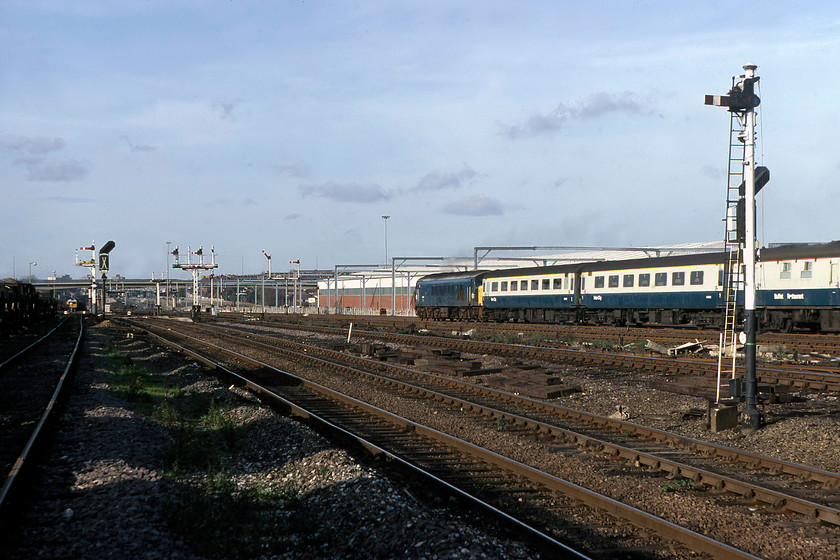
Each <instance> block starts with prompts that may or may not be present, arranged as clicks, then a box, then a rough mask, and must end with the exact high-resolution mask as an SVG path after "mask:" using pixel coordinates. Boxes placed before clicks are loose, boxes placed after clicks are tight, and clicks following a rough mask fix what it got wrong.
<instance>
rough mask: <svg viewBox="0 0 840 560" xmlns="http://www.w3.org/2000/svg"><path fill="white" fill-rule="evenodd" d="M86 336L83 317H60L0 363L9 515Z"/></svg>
mask: <svg viewBox="0 0 840 560" xmlns="http://www.w3.org/2000/svg"><path fill="white" fill-rule="evenodd" d="M83 334H84V326H83V323H82V320H81V319H79V320H78V321H71V320H65V321H62V323H60V324H59V325H58V326H57V327H55V328H54V329H53V330H51V331H50V332H49V333H47V334H46V335H44V336H43V337H41V338H39V339H38V340H37V341H35V342H33V343H32V344H30V345H28V346H26V347H25V348H23V349H20V350H19V351H17V352H14V353H12V355H11V356H10V357H9V358H7V359H6V360H4V361H3V362H2V363H0V411H2V416H0V422H2V426H0V428H2V429H0V465H2V470H3V473H4V475H5V477H4V482H3V487H2V490H0V512H1V513H2V514H3V515H4V516H5V515H10V514H11V513H12V509H13V507H14V506H13V505H12V502H13V501H14V499H15V496H16V495H17V494H20V493H22V490H21V489H20V486H21V483H20V481H21V479H22V478H23V474H25V470H26V469H27V467H28V466H30V465H29V462H31V459H32V457H33V454H34V453H35V451H36V450H37V448H38V447H39V446H40V444H41V441H42V440H43V437H44V436H43V434H44V427H45V426H46V425H47V422H48V421H49V420H50V418H51V414H52V413H53V412H54V411H55V408H56V406H57V404H58V402H59V400H60V399H61V398H62V397H63V395H64V392H65V390H66V388H67V385H68V382H67V379H68V377H69V375H70V373H71V371H72V368H73V366H74V365H75V363H76V361H77V358H78V350H79V346H80V344H81V340H82V337H83Z"/></svg>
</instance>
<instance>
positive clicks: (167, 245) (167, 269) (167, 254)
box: [166, 241, 172, 302]
mask: <svg viewBox="0 0 840 560" xmlns="http://www.w3.org/2000/svg"><path fill="white" fill-rule="evenodd" d="M170 245H172V242H171V241H167V242H166V300H167V302H168V301H169V255H170V253H169V246H170Z"/></svg>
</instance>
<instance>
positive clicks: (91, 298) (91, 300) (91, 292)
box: [76, 243, 104, 315]
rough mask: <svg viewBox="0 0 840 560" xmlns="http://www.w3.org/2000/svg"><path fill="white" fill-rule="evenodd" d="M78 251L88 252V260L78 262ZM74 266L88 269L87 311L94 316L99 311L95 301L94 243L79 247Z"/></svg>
mask: <svg viewBox="0 0 840 560" xmlns="http://www.w3.org/2000/svg"><path fill="white" fill-rule="evenodd" d="M79 251H90V259H88V260H81V261H80V260H79ZM76 266H83V267H85V268H89V269H90V288H88V310H89V311H90V313H91V314H93V315H96V314H97V313H98V311H99V309H98V306H97V301H96V299H97V298H96V294H97V289H96V278H97V272H96V243H91V244H90V246H89V247H79V250H78V251H76ZM103 303H104V302H103Z"/></svg>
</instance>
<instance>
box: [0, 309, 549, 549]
mask: <svg viewBox="0 0 840 560" xmlns="http://www.w3.org/2000/svg"><path fill="white" fill-rule="evenodd" d="M106 343H111V344H114V345H116V346H117V347H118V348H119V349H121V350H122V351H123V352H126V353H128V354H129V355H131V356H132V357H133V359H134V360H135V361H136V362H138V363H142V364H143V366H144V367H145V368H146V370H148V371H149V372H152V373H158V374H160V375H162V376H163V377H164V379H165V380H166V382H167V383H168V384H170V385H172V386H176V387H180V388H181V391H182V393H184V394H190V395H203V396H204V397H213V398H215V399H218V400H227V401H230V402H233V403H234V406H233V408H232V409H230V410H229V411H228V412H227V416H228V419H229V420H230V421H232V423H233V425H234V426H236V428H237V429H238V430H241V433H243V434H245V438H246V443H245V444H244V445H242V446H241V447H240V448H239V449H238V451H237V452H235V453H232V454H230V455H228V456H226V457H225V458H224V466H223V469H222V471H221V473H220V472H209V473H208V472H196V473H192V474H190V475H189V476H187V477H186V478H184V477H181V478H177V479H173V478H172V477H171V476H167V472H168V467H167V463H166V456H167V446H168V445H169V442H170V441H171V434H170V433H169V432H168V431H167V430H166V429H165V428H163V427H162V426H161V424H159V423H158V422H156V421H154V420H153V419H151V418H148V417H146V416H143V415H142V414H140V413H138V412H136V411H135V410H134V409H133V407H131V406H128V405H127V404H126V402H124V401H123V400H122V399H121V398H120V397H118V396H117V395H116V394H115V393H114V392H113V391H111V390H110V389H109V382H110V381H111V379H112V376H111V374H110V373H109V367H110V365H109V362H108V360H106V358H105V357H104V355H103V352H102V348H103V346H104V345H105V344H106ZM220 476H221V477H223V478H224V479H225V480H224V481H223V482H224V483H225V484H227V485H229V486H230V487H231V488H232V491H233V495H238V493H241V492H245V491H247V490H252V491H253V490H254V489H256V490H257V491H259V492H261V493H265V494H269V495H271V496H272V497H273V498H272V500H271V501H268V502H260V503H261V506H260V507H261V515H262V516H263V517H262V519H261V521H260V523H263V525H261V526H263V527H268V528H269V529H270V530H269V531H267V532H266V534H273V533H272V530H273V531H274V532H282V534H283V538H282V539H281V540H280V542H279V543H278V539H276V538H275V539H274V540H273V541H272V542H271V543H270V545H271V546H269V545H268V544H266V545H265V547H266V548H270V551H266V552H260V553H256V554H254V553H247V552H245V551H244V549H241V548H238V549H237V548H234V549H230V548H228V549H218V550H214V551H204V552H198V551H197V550H196V548H200V547H195V546H191V545H190V543H189V542H188V539H187V538H185V537H184V535H183V534H181V533H179V532H178V531H176V530H175V528H174V527H175V526H177V524H176V523H175V522H174V521H173V520H174V519H178V518H179V516H183V515H185V512H184V510H183V509H180V508H179V507H180V505H182V504H183V502H181V501H179V500H178V499H177V497H179V496H181V495H183V494H190V493H194V490H195V488H196V487H198V486H199V485H201V484H203V483H205V484H206V483H207V481H208V480H210V481H211V482H212V481H213V480H217V479H219V478H220ZM33 478H34V488H35V491H34V492H35V495H34V496H33V498H32V499H31V500H29V501H28V502H27V504H26V506H25V507H23V508H22V509H21V511H20V513H19V514H17V515H16V519H15V522H14V523H11V524H7V525H6V526H4V527H3V529H2V531H0V533H2V534H0V537H2V539H3V542H4V546H3V548H2V550H0V558H4V559H5V558H9V559H12V558H14V559H18V558H20V559H22V558H27V559H28V558H50V559H64V558H67V559H70V558H74V559H75V558H96V559H115V560H116V559H120V560H122V559H125V558H132V559H159V558H171V559H183V560H203V559H210V558H234V557H235V558H266V559H268V558H271V559H289V560H291V559H295V560H297V559H336V560H338V559H356V558H382V559H385V558H413V559H418V560H419V559H429V560H433V559H462V558H463V559H496V558H498V559H503V558H504V559H508V558H510V559H514V560H516V559H530V558H539V557H540V556H539V554H538V553H537V552H535V551H534V550H532V549H530V548H528V546H527V545H526V544H524V543H521V542H517V541H514V540H509V539H505V538H504V537H503V536H500V535H501V533H502V532H501V531H500V530H498V529H497V528H494V527H492V526H487V525H486V524H485V526H483V527H479V526H477V525H476V522H480V520H477V519H474V518H469V517H468V516H467V517H465V516H463V514H461V515H459V514H457V512H454V510H452V509H451V508H447V507H445V506H446V504H439V503H435V502H434V501H432V500H427V499H418V498H417V497H415V496H413V495H412V494H411V493H410V492H409V491H408V490H405V489H404V488H402V487H401V485H399V484H395V483H394V482H392V481H391V480H390V479H389V478H388V477H386V476H384V475H382V474H380V473H379V472H378V471H377V470H376V469H375V468H373V467H372V466H371V465H369V464H367V462H366V461H362V462H360V461H358V460H356V459H354V458H353V457H352V456H350V455H348V453H346V452H345V451H343V450H341V449H338V448H336V447H335V446H334V445H332V444H331V443H330V442H329V441H327V440H325V439H323V438H322V437H320V436H318V435H317V434H315V433H314V432H313V431H312V430H310V429H309V428H308V427H306V426H305V425H303V424H301V423H299V422H297V421H295V420H292V419H289V418H287V417H283V416H281V415H278V414H276V413H275V412H273V411H272V410H270V409H268V408H266V407H264V406H262V405H261V404H260V403H259V402H258V401H257V400H256V399H254V398H253V397H252V396H251V395H250V394H249V393H247V392H244V391H241V390H239V389H235V388H232V387H231V388H228V387H223V386H220V385H219V384H218V383H217V382H216V381H215V380H214V379H212V378H208V377H207V376H206V375H205V374H204V373H203V372H202V371H201V369H200V368H199V367H198V366H196V365H194V364H189V363H184V362H183V360H180V359H179V358H177V357H172V356H170V355H169V354H167V353H164V352H160V351H159V350H156V349H154V348H152V347H150V346H149V345H148V344H147V343H145V342H142V341H140V340H139V339H131V338H125V336H124V335H123V334H121V333H120V331H119V330H112V329H111V328H110V327H109V324H108V323H107V322H105V323H101V324H100V325H98V326H96V327H93V328H91V329H90V330H89V331H88V335H87V341H86V352H85V354H84V356H83V359H82V361H81V365H80V367H79V370H78V372H77V374H76V376H75V379H74V391H73V394H72V395H71V397H70V399H69V402H68V404H67V406H66V409H65V410H64V411H63V413H62V414H61V415H60V418H59V420H58V422H57V425H56V435H55V438H54V442H53V444H52V447H51V449H50V450H49V452H48V454H47V456H46V458H45V460H44V462H43V463H42V464H40V465H39V466H38V469H37V472H36V473H35V474H34V475H33ZM173 498H175V499H173ZM213 507H215V505H213ZM211 509H212V508H208V510H207V512H206V513H207V517H211V514H212V513H213V512H212V511H210V510H211ZM266 520H268V522H267V524H266ZM292 521H294V522H295V523H292ZM219 523H220V526H219V527H216V530H217V531H218V532H224V531H226V530H229V529H228V527H229V525H230V526H232V525H233V523H232V520H231V519H224V518H222V519H219ZM230 530H232V529H230ZM259 537H260V535H257V534H252V535H246V536H245V537H244V539H245V540H243V541H241V542H246V541H248V539H251V540H253V539H258V538H259ZM269 540H271V539H269Z"/></svg>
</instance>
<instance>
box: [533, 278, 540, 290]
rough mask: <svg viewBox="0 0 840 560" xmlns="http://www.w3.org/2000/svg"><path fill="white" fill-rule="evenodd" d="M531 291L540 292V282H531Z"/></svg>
mask: <svg viewBox="0 0 840 560" xmlns="http://www.w3.org/2000/svg"><path fill="white" fill-rule="evenodd" d="M531 289H532V290H539V289H540V281H539V280H531Z"/></svg>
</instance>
